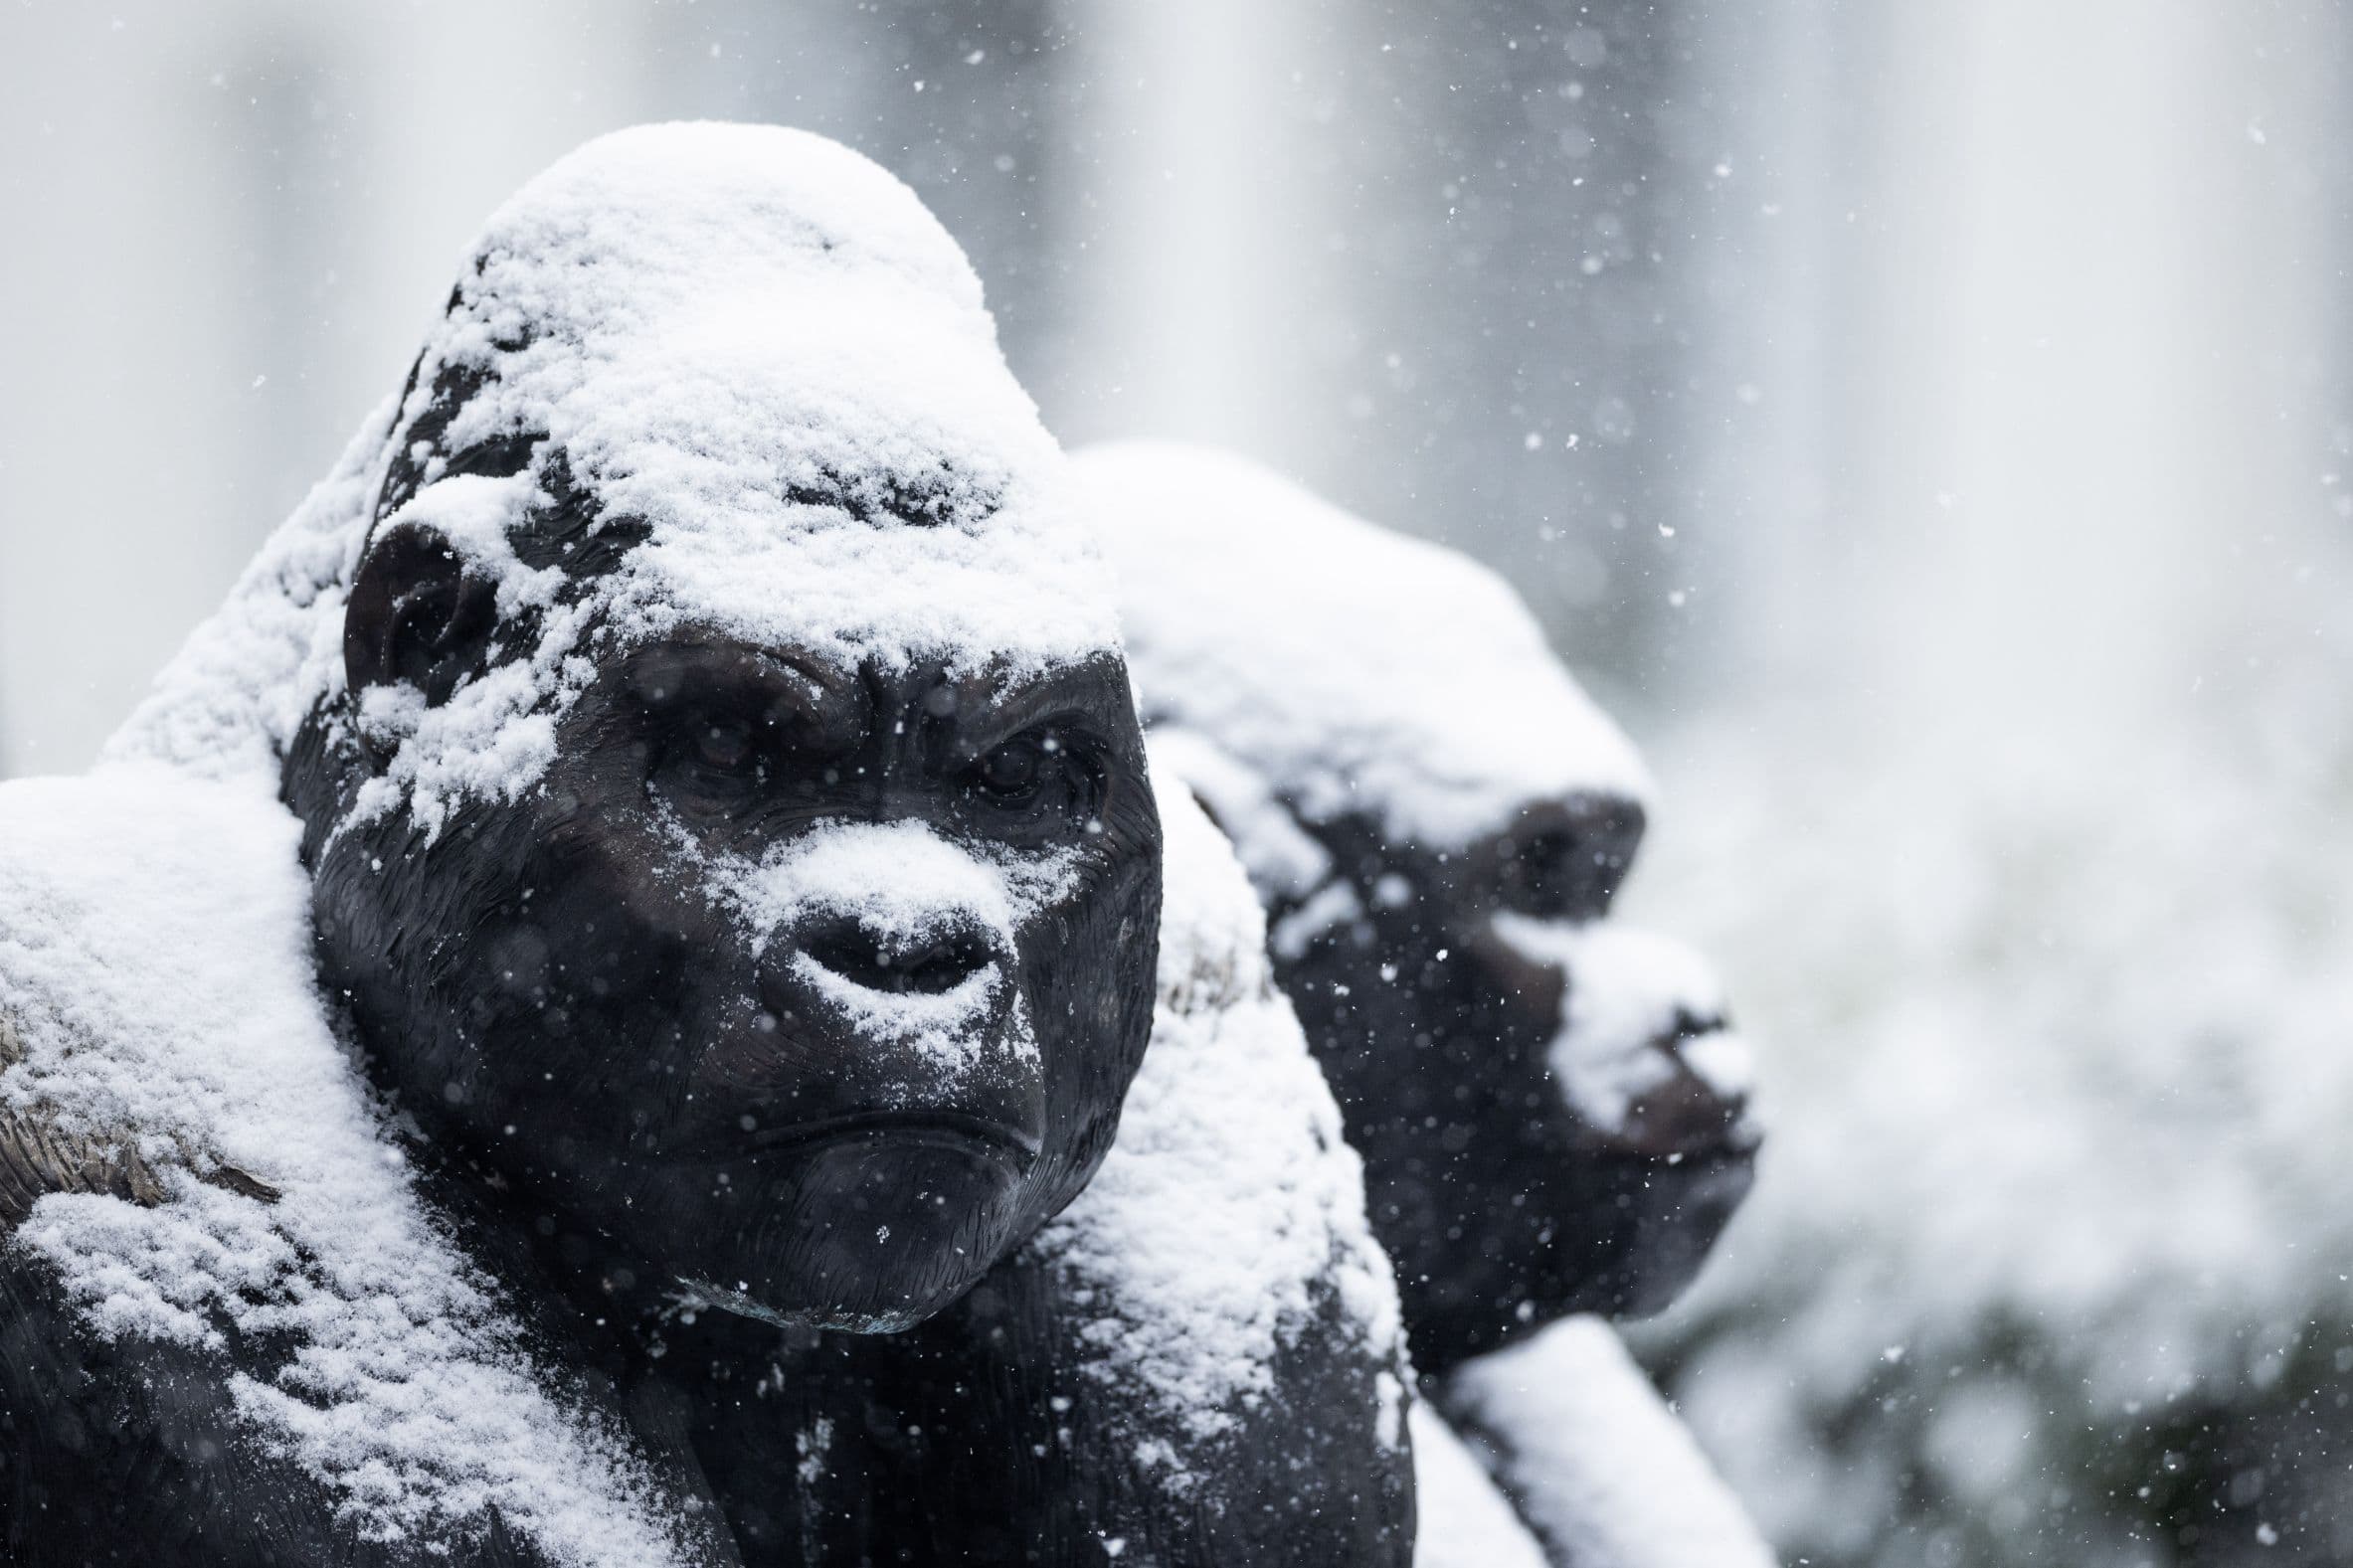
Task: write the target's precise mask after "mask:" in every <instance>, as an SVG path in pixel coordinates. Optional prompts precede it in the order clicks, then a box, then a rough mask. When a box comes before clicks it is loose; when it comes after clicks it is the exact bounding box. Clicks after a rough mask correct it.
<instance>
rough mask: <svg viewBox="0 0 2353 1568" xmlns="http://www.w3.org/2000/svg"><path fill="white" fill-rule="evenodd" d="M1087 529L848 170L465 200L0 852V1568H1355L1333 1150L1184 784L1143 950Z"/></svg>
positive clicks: (1368, 1514) (1391, 1478)
mask: <svg viewBox="0 0 2353 1568" xmlns="http://www.w3.org/2000/svg"><path fill="white" fill-rule="evenodd" d="M1076 501H1077V492H1076V490H1075V488H1074V486H1073V482H1072V476H1071V474H1070V472H1069V469H1068V464H1067V460H1066V459H1065V458H1064V457H1063V456H1062V454H1061V453H1060V451H1059V449H1058V448H1057V447H1056V446H1055V444H1054V442H1053V440H1052V438H1051V437H1050V436H1047V435H1046V433H1045V432H1044V431H1043V429H1042V428H1041V427H1040V426H1039V425H1038V423H1037V419H1036V415H1035V412H1034V410H1033V408H1032V407H1031V405H1030V404H1029V402H1028V400H1027V398H1026V397H1025V396H1023V394H1022V393H1021V392H1020V390H1019V388H1018V387H1017V385H1015V384H1014V383H1013V381H1012V379H1011V378H1010V376H1009V374H1008V373H1007V372H1006V370H1005V368H1004V365H1003V362H1002V359H1001V357H1000V355H999V353H998V350H997V346H996V342H995V329H994V326H993V325H992V323H991V321H990V318H989V316H988V314H987V312H986V310H985V308H984V307H983V305H982V302H981V295H980V285H979V283H978V281H977V280H976V279H975V278H974V276H973V274H972V272H971V269H970V267H969V266H968V265H967V263H966V261H965V260H964V258H963V256H962V254H961V253H960V252H959V251H958V250H957V248H956V246H955V244H954V242H953V241H951V240H950V239H949V238H948V236H947V235H946V234H945V233H944V232H943V231H942V230H941V229H940V228H939V226H938V225H937V223H936V222H935V221H934V220H933V219H932V218H931V216H930V215H929V214H928V213H927V212H926V211H925V210H924V209H923V208H922V206H921V205H920V203H919V202H917V201H916V199H915V198H914V196H913V195H912V194H911V193H910V192H908V191H907V190H906V189H905V188H904V187H903V186H901V185H899V184H898V183H897V182H896V181H895V180H893V179H891V178H890V177H889V176H888V175H886V174H884V173H883V172H882V171H881V170H879V169H877V168H876V167H874V166H873V165H871V164H869V163H867V162H866V161H865V160H863V159H861V158H859V157H857V156H856V155H855V154H853V153H850V152H848V151H846V150H845V149H842V148H840V147H837V146H835V145H833V144H831V143H829V142H825V141H823V140H821V139H819V138H816V137H813V136H807V135H804V134H801V133H797V132H791V131H785V130H781V129H775V128H765V127H740V126H720V125H692V126H662V127H646V128H641V129H638V130H634V131H626V132H621V133H618V134H616V135H613V136H609V137H606V138H603V139H601V140H599V141H597V142H593V143H591V144H590V145H589V146H587V147H585V148H583V149H582V150H580V151H579V152H576V153H575V154H573V155H572V156H571V157H569V158H567V159H565V160H563V161H562V162H560V163H558V164H557V165H556V166H555V167H554V168H553V169H551V170H549V171H548V172H547V173H545V174H543V175H542V176H540V177H539V178H538V179H537V180H535V181H533V182H532V183H531V184H529V185H528V186H526V187H525V188H524V190H523V191H522V192H521V193H519V194H518V195H517V196H516V197H514V198H513V199H512V200H510V201H509V202H508V203H507V204H506V205H505V206H504V207H502V208H501V209H500V210H499V211H498V212H497V213H496V214H495V215H494V216H493V217H492V219H491V221H490V223H489V226H488V228H487V230H486V232H485V233H484V234H483V236H482V237H481V239H480V240H479V241H478V242H477V243H476V244H475V246H474V247H473V249H472V251H471V253H470V255H469V257H468V259H467V261H466V264H465V266H464V269H463V271H462V274H461V276H460V278H459V281H458V283H457V285H456V288H455V290H454V291H453V294H452V296H451V298H450V301H449V305H448V307H447V310H446V312H445V314H444V315H443V317H442V318H441V320H440V321H439V322H438V324H437V325H436V326H435V327H434V328H433V330H432V331H431V333H430V334H429V336H428V339H427V342H426V346H425V349H424V352H423V353H422V355H421V356H420V358H419V360H418V361H417V364H416V367H415V369H414V370H413V371H412V373H411V376H410V380H409V385H408V387H407V389H406V391H405V392H404V393H403V394H402V395H401V397H400V398H398V399H397V400H395V401H394V402H393V403H392V404H391V405H389V406H387V407H386V408H385V409H383V410H381V411H379V413H378V414H377V415H376V416H374V417H373V418H371V419H370V420H369V421H368V423H367V424H366V426H365V427H364V428H363V431H362V433H361V435H360V436H358V438H357V439H355V441H354V442H353V444H352V445H351V447H350V448H349V449H348V450H347V451H346V453H345V455H344V457H343V459H342V461H341V462H340V463H339V464H338V466H337V467H336V469H335V470H334V471H333V473H332V474H331V475H330V476H329V477H328V478H327V479H326V480H325V481H324V482H323V483H322V484H321V485H319V486H318V487H317V488H316V489H315V490H314V491H313V492H312V494H311V495H310V497H309V498H308V499H307V500H306V501H305V502H304V504H303V506H302V507H301V508H300V509H299V510H298V511H297V512H296V514H295V515H294V517H293V518H292V519H290V520H289V521H288V523H287V524H286V525H285V526H284V527H283V528H281V529H280V530H279V531H278V533H277V534H276V535H274V536H273V537H272V538H271V541H270V542H269V543H268V544H267V545H266V546H265V548H264V550H263V553H262V555H261V557H260V558H259V559H258V560H257V561H256V562H255V564H254V565H253V567H252V568H251V569H250V570H249V572H248V573H247V575H246V577H245V578H244V579H243V581H242V582H241V583H240V584H239V586H238V588H237V589H236V590H235V591H234V593H233V595H232V597H231V599H230V601H229V603H228V604H227V605H226V606H225V607H224V609H223V610H221V611H220V612H219V613H218V614H217V615H216V616H215V617H214V618H213V619H212V620H210V621H209V622H207V623H206V624H205V625H204V626H203V627H201V628H200V629H199V630H198V632H197V633H196V635H195V636H194V637H193V638H192V640H191V641H190V643H189V645H188V646H187V648H186V649H185V650H184V651H183V652H182V654H181V655H180V656H179V658H178V659H177V660H176V661H175V662H174V663H173V664H172V666H170V667H169V668H168V669H167V670H166V671H165V673H164V676H163V677H162V679H161V680H160V681H159V683H158V686H157V689H156V691H155V693H154V695H153V696H151V697H150V699H149V700H148V702H147V703H146V704H145V706H144V707H142V709H141V710H140V711H139V712H138V713H137V714H136V715H134V717H133V718H132V720H131V722H130V723H129V724H128V725H127V726H126V727H125V729H124V730H123V731H122V732H121V733H120V734H119V735H118V736H117V737H116V739H115V741H114V743H113V744H112V746H111V747H110V748H109V753H108V757H107V760H106V761H105V762H104V763H102V764H101V766H100V768H99V769H98V770H97V771H96V772H95V773H93V774H92V775H90V777H88V778H85V779H78V780H50V781H31V782H22V783H18V784H10V785H7V786H5V787H4V788H0V1067H4V1068H5V1071H4V1072H0V1227H5V1229H6V1232H7V1237H8V1245H7V1247H6V1249H5V1251H4V1252H0V1335H5V1339H4V1342H0V1422H4V1423H5V1425H6V1429H7V1432H8V1437H7V1441H6V1445H5V1458H4V1460H0V1465H4V1475H0V1535H4V1537H5V1540H6V1543H7V1545H6V1554H7V1556H8V1560H10V1561H12V1562H20V1563H26V1564H36V1565H39V1564H60V1565H63V1564H83V1563H125V1564H129V1563H137V1564H142V1565H174V1564H196V1563H208V1564H209V1563H223V1562H237V1563H254V1564H276V1563H285V1564H297V1563H299V1564H333V1563H347V1564H363V1563H368V1564H373V1563H406V1562H417V1561H425V1560H428V1559H431V1560H436V1561H441V1560H451V1559H454V1560H457V1561H461V1562H480V1563H508V1562H513V1563H550V1564H557V1563H560V1564H567V1565H603V1564H616V1565H618V1564H631V1565H639V1568H642V1565H653V1564H667V1563H680V1564H686V1563H693V1564H738V1563H742V1564H769V1563H774V1564H785V1563H793V1564H803V1563H833V1562H843V1563H848V1562H861V1563H862V1562H880V1561H888V1562H918V1563H928V1562H942V1563H944V1562H966V1561H971V1562H999V1561H1022V1560H1027V1561H1037V1562H1050V1563H1068V1562H1080V1561H1098V1560H1106V1559H1109V1558H1117V1557H1120V1556H1122V1555H1127V1556H1128V1557H1129V1560H1132V1561H1148V1562H1154V1563H1172V1564H1174V1563H1201V1564H1206V1563H1214V1562H1233V1561H1245V1560H1264V1561H1278V1560H1279V1561H1294V1562H1343V1561H1346V1562H1365V1563H1394V1562H1402V1561H1404V1560H1405V1558H1406V1556H1407V1554H1408V1553H1409V1551H1410V1546H1411V1539H1412V1491H1411V1480H1410V1476H1411V1460H1410V1454H1409V1450H1408V1447H1407V1444H1406V1441H1405V1438H1404V1433H1403V1422H1404V1416H1405V1407H1406V1403H1407V1396H1406V1391H1405V1388H1404V1386H1403V1385H1402V1383H1401V1381H1400V1377H1399V1373H1400V1370H1401V1367H1402V1360H1401V1357H1400V1355H1399V1353H1398V1342H1399V1341H1398V1329H1397V1313H1396V1307H1395V1299H1394V1296H1393V1294H1390V1293H1391V1287H1390V1284H1389V1277H1388V1274H1387V1270H1386V1265H1385V1263H1384V1262H1383V1260H1382V1259H1381V1257H1380V1254H1379V1252H1378V1250H1377V1248H1376V1247H1375V1246H1374V1244H1373V1243H1372V1241H1371V1239H1370V1236H1369V1234H1368V1232H1367V1230H1366V1227H1365V1220H1364V1215H1363V1210H1362V1194H1361V1188H1360V1185H1359V1184H1358V1181H1359V1178H1358V1175H1357V1164H1356V1161H1355V1157H1354V1156H1353V1155H1352V1154H1350V1153H1349V1151H1348V1150H1347V1148H1346V1146H1345V1144H1344V1143H1343V1142H1342V1139H1341V1134H1340V1121H1339V1113H1338V1110H1337V1108H1336V1107H1335V1106H1334V1104H1333V1102H1332V1101H1331V1099H1330V1097H1329V1095H1328V1094H1327V1093H1326V1092H1325V1091H1324V1089H1323V1087H1322V1085H1321V1082H1320V1080H1319V1079H1318V1078H1317V1076H1316V1073H1315V1069H1314V1065H1313V1063H1312V1061H1311V1060H1310V1058H1309V1056H1308V1054H1307V1051H1306V1047H1305V1043H1304V1041H1303V1040H1302V1038H1301V1036H1300V1033H1299V1027H1298V1024H1297V1022H1296V1021H1295V1019H1294V1017H1293V1015H1292V1013H1291V1011H1290V1010H1289V1007H1288V1004H1287V1003H1285V1002H1284V1000H1283V999H1282V997H1281V996H1280V995H1279V994H1278V993H1277V992H1276V990H1275V988H1274V986H1273V983H1272V978H1271V974H1270V973H1269V971H1268V968H1267V964H1266V960H1265V958H1264V957H1263V952H1262V941H1263V930H1264V928H1263V922H1262V917H1261V916H1260V915H1259V912H1258V910H1257V908H1256V905H1255V901H1254V900H1253V899H1252V897H1251V895H1250V893H1249V889H1248V885H1247V883H1246V882H1245V880H1244V879H1243V877H1242V874H1241V872H1240V870H1239V869H1238V868H1237V867H1236V866H1234V865H1233V863H1232V858H1231V855H1230V852H1229V851H1228V850H1227V849H1226V847H1225V846H1224V844H1223V843H1222V841H1221V840H1219V839H1218V837H1217V836H1216V834H1215V832H1214V831H1213V830H1212V829H1211V828H1210V827H1209V826H1208V825H1207V824H1206V822H1205V821H1203V820H1202V819H1201V818H1200V817H1199V815H1198V813H1197V812H1196V811H1195V810H1194V809H1193V808H1192V806H1191V804H1190V802H1189V801H1186V800H1185V799H1184V798H1183V796H1182V793H1181V791H1180V790H1179V791H1178V792H1177V794H1176V796H1175V797H1174V798H1173V799H1172V800H1171V801H1170V802H1169V804H1168V806H1167V810H1166V832H1167V835H1168V843H1167V846H1166V860H1165V865H1166V876H1167V886H1166V907H1165V911H1164V885H1163V876H1164V869H1163V868H1164V844H1163V834H1164V818H1163V811H1162V809H1161V808H1159V807H1157V806H1156V799H1155V789H1154V787H1153V782H1152V779H1151V776H1150V771H1149V766H1148V763H1147V759H1146V755H1145V750H1144V745H1143V741H1142V737H1141V735H1140V732H1139V728H1138V725H1137V721H1136V717H1135V712H1134V708H1133V705H1132V701H1131V698H1130V696H1129V690H1128V681H1127V672H1126V668H1125V664H1124V662H1123V658H1122V653H1121V641H1120V635H1119V631H1118V627H1117V621H1116V614H1115V607H1114V604H1113V601H1112V597H1111V589H1110V586H1109V581H1108V578H1107V576H1106V574H1105V573H1104V571H1103V569H1102V566H1101V563H1100V561H1099V559H1098V557H1097V556H1096V554H1095V553H1094V549H1093V546H1092V544H1091V542H1090V538H1089V535H1088V532H1087V530H1086V529H1085V527H1084V526H1083V519H1082V518H1081V517H1080V516H1079V515H1078V511H1077V506H1076ZM1156 976H1157V978H1156ZM1148 1042H1149V1043H1150V1046H1151V1049H1150V1051H1149V1053H1148V1051H1147V1045H1148ZM1140 1069H1141V1073H1140ZM1131 1086H1133V1089H1134V1095H1133V1098H1132V1099H1130V1098H1129V1095H1130V1090H1131ZM1229 1096H1239V1097H1242V1098H1243V1099H1244V1100H1245V1101H1246V1103H1244V1104H1240V1105H1233V1104H1229V1103H1228V1097H1229ZM1123 1101H1126V1102H1127V1104H1128V1115H1127V1118H1126V1123H1125V1126H1124V1129H1123V1123H1122V1107H1123ZM1115 1136H1116V1138H1117V1142H1116V1145H1115ZM1090 1178H1093V1179H1094V1180H1095V1186H1094V1188H1093V1189H1091V1190H1090V1189H1089V1182H1090ZM1082 1194H1083V1195H1082Z"/></svg>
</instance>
